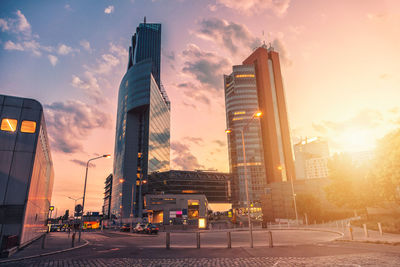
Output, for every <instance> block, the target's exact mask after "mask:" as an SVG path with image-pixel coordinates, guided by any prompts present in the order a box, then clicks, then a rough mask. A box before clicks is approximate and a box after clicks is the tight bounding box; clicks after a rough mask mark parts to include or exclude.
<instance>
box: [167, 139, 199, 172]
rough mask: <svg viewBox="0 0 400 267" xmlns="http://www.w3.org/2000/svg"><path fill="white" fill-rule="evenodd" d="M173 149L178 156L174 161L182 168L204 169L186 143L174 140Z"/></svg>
mask: <svg viewBox="0 0 400 267" xmlns="http://www.w3.org/2000/svg"><path fill="white" fill-rule="evenodd" d="M171 149H172V151H173V152H175V153H174V154H176V155H177V156H176V157H175V158H174V159H173V160H172V162H173V163H174V164H175V165H176V166H177V167H178V168H180V169H182V170H195V169H204V168H205V167H204V166H203V165H201V164H199V162H198V160H197V158H196V157H195V156H194V155H193V154H192V153H191V151H190V149H189V147H188V146H187V145H185V144H182V143H178V142H172V143H171Z"/></svg>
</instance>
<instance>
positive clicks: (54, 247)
mask: <svg viewBox="0 0 400 267" xmlns="http://www.w3.org/2000/svg"><path fill="white" fill-rule="evenodd" d="M71 237H72V233H71V234H70V236H69V238H68V233H66V232H52V233H49V234H47V236H46V240H45V246H44V249H42V241H43V239H42V238H39V239H38V240H35V241H34V242H33V243H32V244H30V245H28V246H26V247H24V248H22V249H21V250H19V251H17V252H16V253H15V254H13V255H12V256H11V257H8V258H2V259H0V264H1V263H2V262H8V261H10V260H18V259H22V258H30V257H35V256H40V255H43V254H53V253H59V252H62V251H64V250H71V244H72V239H71ZM86 244H88V242H87V241H85V240H84V239H81V242H80V243H79V242H78V233H76V238H75V246H74V248H72V249H75V248H79V247H81V246H84V245H86Z"/></svg>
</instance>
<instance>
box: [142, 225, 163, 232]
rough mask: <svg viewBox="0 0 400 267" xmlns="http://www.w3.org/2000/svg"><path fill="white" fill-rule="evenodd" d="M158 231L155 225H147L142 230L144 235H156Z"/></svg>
mask: <svg viewBox="0 0 400 267" xmlns="http://www.w3.org/2000/svg"><path fill="white" fill-rule="evenodd" d="M158 230H160V229H159V228H158V227H157V226H156V225H154V224H151V223H148V224H147V225H146V226H145V228H144V232H145V233H146V234H153V233H154V234H157V233H158Z"/></svg>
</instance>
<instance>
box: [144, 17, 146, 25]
mask: <svg viewBox="0 0 400 267" xmlns="http://www.w3.org/2000/svg"><path fill="white" fill-rule="evenodd" d="M143 22H144V24H146V16H144V20H143Z"/></svg>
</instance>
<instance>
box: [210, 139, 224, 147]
mask: <svg viewBox="0 0 400 267" xmlns="http://www.w3.org/2000/svg"><path fill="white" fill-rule="evenodd" d="M213 142H214V143H216V144H217V145H219V146H221V147H226V142H224V141H221V140H214V141H213Z"/></svg>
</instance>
